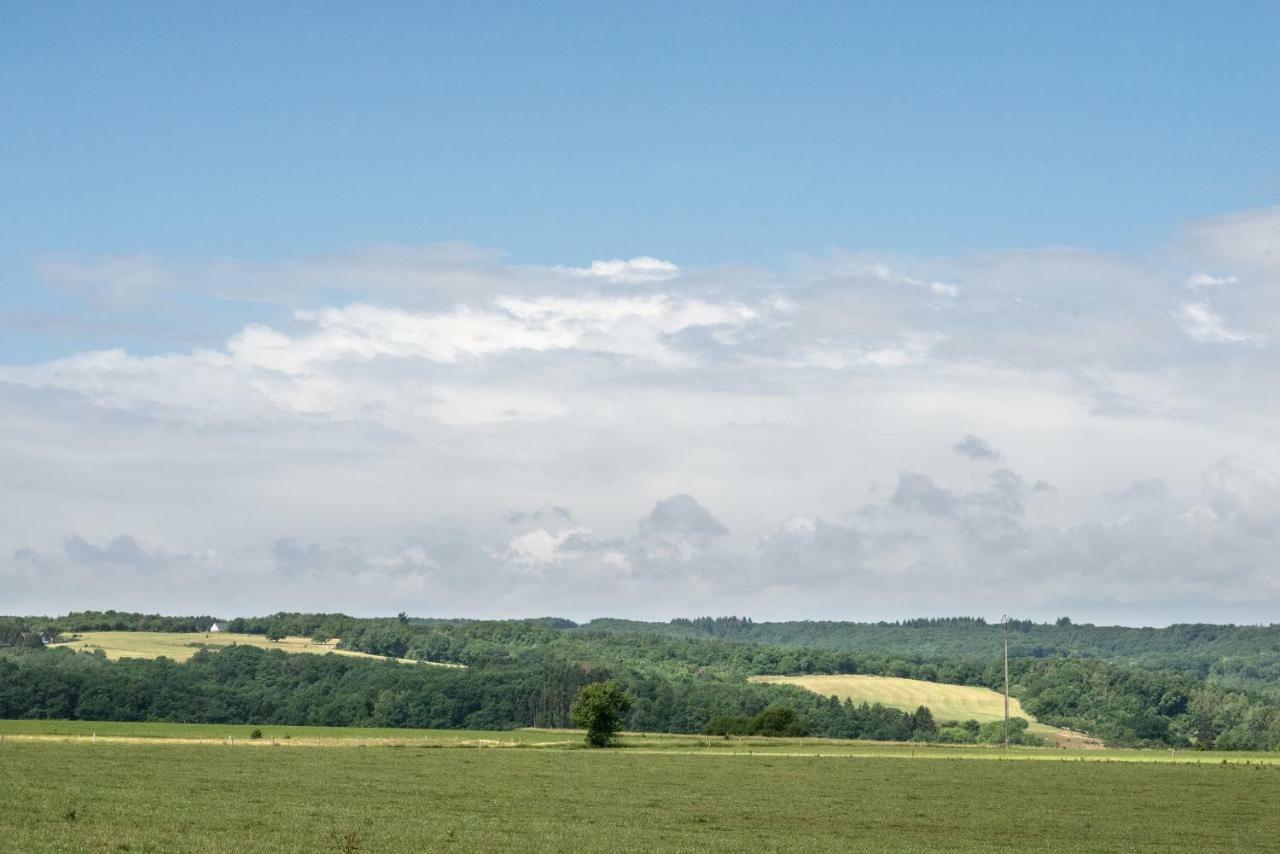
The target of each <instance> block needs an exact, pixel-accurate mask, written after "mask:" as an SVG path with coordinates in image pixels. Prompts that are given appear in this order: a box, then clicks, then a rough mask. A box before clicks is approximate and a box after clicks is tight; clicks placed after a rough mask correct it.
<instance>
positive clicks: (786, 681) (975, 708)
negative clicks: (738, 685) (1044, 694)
mask: <svg viewBox="0 0 1280 854" xmlns="http://www.w3.org/2000/svg"><path fill="white" fill-rule="evenodd" d="M751 681H753V682H771V683H775V684H781V685H798V686H800V687H801V688H807V689H808V690H810V691H814V692H816V693H818V694H821V695H823V696H824V697H830V696H832V695H835V696H837V697H839V698H840V699H841V700H844V699H851V700H853V701H854V702H855V703H861V702H863V701H866V702H868V703H881V704H882V705H885V706H893V707H894V708H896V709H902V710H903V711H907V712H913V711H915V710H916V709H917V708H918V707H920V706H928V707H929V711H931V712H933V717H934V719H935V720H938V721H967V720H975V721H977V722H978V723H986V722H988V721H999V720H1004V695H1003V694H1001V693H999V692H997V691H992V690H991V689H990V688H979V687H975V686H973V685H944V684H942V683H939V682H924V681H922V680H919V679H900V678H898V677H896V676H752V677H751ZM1009 714H1010V715H1012V716H1013V717H1019V718H1026V719H1027V720H1028V721H1031V722H1032V727H1031V731H1032V732H1040V733H1051V732H1057V730H1056V729H1054V728H1053V727H1049V726H1045V725H1044V724H1038V723H1036V722H1035V718H1033V717H1031V715H1029V714H1027V713H1026V711H1024V710H1023V708H1022V705H1021V704H1020V703H1019V702H1018V700H1017V698H1016V697H1011V698H1010V699H1009Z"/></svg>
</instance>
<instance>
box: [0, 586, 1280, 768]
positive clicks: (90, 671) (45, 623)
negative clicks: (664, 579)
mask: <svg viewBox="0 0 1280 854" xmlns="http://www.w3.org/2000/svg"><path fill="white" fill-rule="evenodd" d="M212 622H214V617H212V616H193V617H166V616H158V615H144V614H127V613H118V612H112V611H108V612H81V613H76V614H69V615H66V616H61V617H5V618H0V717H6V718H32V717H36V718H81V719H105V720H166V721H183V722H216V723H222V722H226V723H283V724H294V725H296V724H318V725H338V726H346V725H352V726H354V725H361V726H402V727H442V728H458V727H466V728H483V729H494V728H496V729H502V728H511V727H518V726H567V725H569V705H570V702H571V701H572V698H573V696H574V695H575V694H576V692H577V691H578V689H579V688H581V687H582V686H583V685H585V684H588V683H591V682H597V681H602V680H605V679H611V680H613V681H614V682H616V683H617V684H619V685H620V686H621V687H622V688H623V689H624V690H625V691H626V692H627V693H628V694H629V695H630V696H631V697H632V699H633V703H632V706H631V709H630V711H629V712H628V713H627V715H626V721H625V725H626V727H627V728H629V729H633V730H640V731H660V732H717V733H718V732H749V731H755V732H762V733H770V732H774V731H775V730H776V731H779V732H780V731H785V732H788V733H792V734H796V733H800V732H803V733H805V734H812V735H817V736H826V737H842V738H868V739H891V740H907V739H917V740H947V741H957V740H960V741H963V740H972V741H981V740H990V739H991V738H992V737H993V736H992V734H991V733H990V732H984V731H983V729H982V728H980V727H977V726H976V725H975V724H973V723H972V722H963V721H957V722H950V721H935V720H934V719H933V716H932V715H931V714H928V710H916V712H913V713H906V712H902V711H899V710H896V709H890V708H885V707H881V706H871V705H865V704H862V705H856V704H853V703H849V702H844V703H841V702H839V701H837V700H835V699H834V698H823V697H819V696H817V695H814V694H812V693H809V692H806V691H803V690H800V689H797V688H793V687H788V686H781V685H761V684H753V683H748V682H747V681H746V677H748V676H750V675H753V674H765V673H790V674H802V673H862V674H872V675H886V676H903V677H909V678H915V679H925V680H930V681H936V682H945V683H953V684H963V685H981V686H985V687H990V688H994V689H999V688H1000V687H1001V685H1002V682H1003V676H1002V671H1001V668H1000V658H999V649H1000V627H999V626H998V625H991V624H988V623H986V622H984V621H983V620H981V619H973V618H951V619H941V620H932V619H931V620H912V621H907V622H901V623H874V624H872V623H834V622H812V623H811V622H793V623H755V622H753V621H751V620H748V619H743V618H736V617H721V618H699V619H690V620H686V619H679V620H673V621H671V622H670V623H640V622H632V621H623V620H594V621H592V622H590V623H587V624H582V625H578V624H576V623H573V622H572V621H569V620H564V619H559V618H542V619H531V620H502V621H470V620H433V619H414V618H410V617H408V616H406V615H403V614H402V615H400V616H399V617H397V618H390V619H360V618H353V617H348V616H345V615H341V614H288V613H281V614H275V615H271V616H268V617H253V618H236V619H232V620H229V621H222V620H219V622H221V623H223V625H224V626H225V627H226V628H227V629H229V630H230V631H232V632H244V633H254V634H268V633H269V634H283V635H302V636H307V637H315V638H320V639H326V640H327V639H332V638H341V646H342V647H344V648H347V649H351V650H356V651H360V652H367V653H372V654H375V655H382V656H388V657H399V658H412V659H419V660H423V661H435V662H448V663H455V664H463V665H466V668H465V669H458V668H433V667H413V666H409V665H401V664H396V663H393V662H378V661H370V660H367V659H364V660H362V659H356V658H350V657H344V656H336V655H327V656H315V655H287V654H285V653H283V652H280V651H275V650H262V649H255V648H252V647H247V646H241V647H235V648H230V649H224V650H221V651H212V650H207V651H202V652H200V653H198V654H197V655H196V656H195V657H194V658H193V659H192V660H191V661H189V662H187V663H184V664H175V663H174V662H172V661H169V660H167V659H159V660H154V661H148V660H138V659H126V660H122V661H118V662H110V661H107V660H106V659H105V657H103V656H100V655H99V656H94V655H87V654H83V653H76V652H72V651H70V650H67V649H46V648H44V644H43V641H42V638H43V639H45V640H48V639H52V638H54V637H57V636H60V635H67V634H70V633H75V632H83V631H107V630H113V631H122V630H128V631H169V632H171V631H191V632H198V631H204V630H206V629H207V628H208V627H209V625H210V624H211V623H212ZM1278 645H1280V627H1277V626H1269V627H1252V626H1243V627H1242V626H1171V627H1169V628H1163V629H1133V628H1124V627H1098V626H1090V625H1077V624H1073V623H1071V622H1070V621H1069V620H1065V619H1063V620H1059V621H1057V623H1055V624H1035V623H1031V622H1028V621H1014V622H1012V623H1011V624H1010V655H1011V659H1010V673H1011V680H1012V691H1011V692H1012V693H1013V694H1014V695H1015V696H1016V697H1018V698H1019V699H1020V700H1021V702H1022V704H1023V706H1024V708H1026V709H1027V711H1028V712H1030V713H1031V714H1033V715H1035V716H1036V717H1037V718H1038V719H1039V720H1041V721H1043V722H1045V723H1048V724H1052V725H1056V726H1068V727H1071V728H1072V729H1075V730H1079V731H1082V732H1085V733H1088V734H1090V735H1092V736H1095V737H1098V738H1101V739H1103V740H1105V741H1106V742H1107V743H1109V744H1113V745H1124V746H1148V747H1182V748H1187V747H1197V748H1204V749H1209V748H1215V749H1265V750H1272V749H1277V748H1280V648H1278ZM922 711H923V712H924V713H923V714H922V713H921V712H922ZM782 720H785V721H786V724H785V726H783V725H781V724H778V721H782ZM1016 732H1017V734H1018V738H1019V739H1021V738H1024V737H1025V738H1027V739H1028V740H1030V739H1031V737H1030V736H1024V735H1022V734H1021V728H1018V729H1017V730H1016Z"/></svg>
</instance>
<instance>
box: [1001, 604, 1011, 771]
mask: <svg viewBox="0 0 1280 854" xmlns="http://www.w3.org/2000/svg"><path fill="white" fill-rule="evenodd" d="M1000 622H1001V624H1002V625H1003V626H1004V749H1005V750H1008V749H1009V615H1008V614H1005V615H1003V616H1002V617H1001V618H1000Z"/></svg>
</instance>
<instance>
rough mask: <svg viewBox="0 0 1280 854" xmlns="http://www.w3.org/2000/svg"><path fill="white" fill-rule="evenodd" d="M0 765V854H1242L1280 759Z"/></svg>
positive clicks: (207, 755)
mask: <svg viewBox="0 0 1280 854" xmlns="http://www.w3.org/2000/svg"><path fill="white" fill-rule="evenodd" d="M542 735H545V733H543V734H542ZM904 755H905V754H904ZM955 755H956V756H962V755H964V754H955ZM0 768H3V769H4V773H3V775H0V840H3V842H0V847H3V848H4V849H5V850H14V851H33V852H40V851H165V852H168V851H189V852H215V851H308V852H311V851H357V850H358V851H366V852H372V851H425V850H432V851H434V850H457V851H478V850H485V851H497V850H502V851H534V850H540V851H575V852H576V851H631V850H668V851H695V850H696V851H741V850H766V851H783V850H786V851H797V850H805V851H837V850H840V851H849V850H855V851H885V850H895V851H936V850H950V851H991V850H996V849H1002V850H1017V851H1063V850H1082V851H1083V850H1088V851H1160V850H1195V851H1241V850H1266V849H1269V848H1271V847H1272V846H1274V844H1275V840H1276V839H1277V838H1280V811H1278V810H1277V809H1276V804H1277V803H1280V768H1276V767H1273V766H1265V765H1256V764H1255V765H1243V764H1229V765H1220V764H1217V765H1187V764H1154V763H1135V762H1127V763H1126V762H978V761H964V760H963V759H960V758H956V759H954V760H953V761H937V762H917V761H910V760H904V759H901V758H889V757H874V756H857V755H851V754H850V755H843V756H822V757H818V756H787V755H780V754H773V755H770V754H763V753H755V754H754V755H750V756H748V755H745V754H742V755H717V754H715V753H713V752H710V751H706V750H704V751H702V752H699V753H688V752H686V753H684V754H680V753H661V752H650V751H645V750H615V751H590V750H563V749H551V750H523V749H514V750H473V749H449V748H444V749H438V748H437V749H428V748H424V747H399V748H397V747H361V748H350V749H334V750H325V749H312V750H298V749H286V748H283V747H270V746H267V747H265V748H264V749H241V748H236V747H228V746H224V745H190V744H183V743H174V742H155V741H145V740H138V741H135V742H133V743H128V744H126V743H104V742H101V741H100V742H98V743H90V742H87V741H71V742H67V741H56V740H27V739H19V738H13V737H10V738H6V739H5V740H4V741H2V742H0Z"/></svg>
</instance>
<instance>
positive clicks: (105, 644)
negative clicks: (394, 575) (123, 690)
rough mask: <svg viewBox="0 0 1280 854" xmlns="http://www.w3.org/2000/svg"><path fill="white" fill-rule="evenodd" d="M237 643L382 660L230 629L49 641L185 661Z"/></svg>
mask: <svg viewBox="0 0 1280 854" xmlns="http://www.w3.org/2000/svg"><path fill="white" fill-rule="evenodd" d="M236 644H239V645H240V646H258V647H262V648H263V649H280V650H284V651H285V652H309V653H314V654H317V655H323V654H324V653H327V652H334V653H337V654H338V655H350V656H355V657H357V658H376V659H378V660H380V661H385V660H386V659H384V658H383V657H382V656H380V655H369V654H368V653H364V652H351V651H349V650H345V649H337V648H336V646H337V641H336V640H333V641H330V642H329V643H315V642H313V641H312V640H311V639H310V638H303V637H286V638H285V639H284V640H279V641H270V640H267V637H266V635H241V634H231V633H230V632H208V633H205V632H81V633H79V634H77V635H75V636H74V637H73V639H72V640H69V641H66V642H63V643H58V644H51V646H65V647H69V648H70V649H74V650H78V651H80V652H93V651H94V650H95V649H100V650H102V651H103V652H104V653H106V656H107V658H110V659H117V658H159V657H161V656H164V657H165V658H171V659H173V660H174V661H186V660H187V659H188V658H190V657H191V656H193V655H195V654H196V651H197V650H199V649H200V647H201V646H209V647H223V646H232V645H236ZM394 660H395V661H400V662H403V663H406V664H418V663H421V664H431V663H432V662H425V661H424V662H416V661H414V660H413V659H409V658H397V659H394ZM437 666H440V667H459V666H461V665H452V664H441V665H437Z"/></svg>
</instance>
